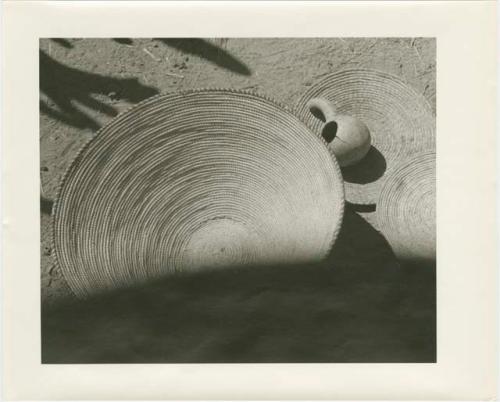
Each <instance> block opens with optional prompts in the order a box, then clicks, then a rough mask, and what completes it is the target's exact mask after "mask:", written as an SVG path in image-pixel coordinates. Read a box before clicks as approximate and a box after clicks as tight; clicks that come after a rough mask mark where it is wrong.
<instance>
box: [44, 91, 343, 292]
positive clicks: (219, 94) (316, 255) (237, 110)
mask: <svg viewBox="0 0 500 402" xmlns="http://www.w3.org/2000/svg"><path fill="white" fill-rule="evenodd" d="M343 208H344V192H343V183H342V177H341V173H340V169H339V168H338V165H337V163H336V161H335V159H334V158H332V157H331V155H330V153H329V152H328V150H327V147H326V146H325V143H324V142H323V141H322V140H321V139H320V138H318V137H317V136H315V135H314V134H313V133H312V132H311V131H310V130H309V129H308V128H307V127H306V126H305V125H304V124H303V123H302V122H301V121H300V120H299V119H298V118H297V117H296V116H295V115H293V114H292V113H291V112H289V111H287V110H286V109H285V108H284V107H283V106H281V105H278V104H276V103H275V102H274V101H271V100H269V99H267V98H264V97H261V96H258V95H255V94H251V93H247V92H240V91H234V90H216V89H214V90H195V91H187V92H181V93H176V94H168V95H162V96H157V97H153V98H151V99H148V100H146V101H144V102H142V103H140V104H139V105H137V106H135V107H134V108H132V109H131V110H130V111H128V112H126V113H124V114H122V115H120V116H119V117H117V118H116V119H114V120H113V121H112V122H111V123H110V124H109V125H107V126H105V127H104V128H103V129H101V130H100V132H99V133H98V134H97V135H96V136H95V137H94V138H93V139H92V140H91V141H90V142H89V143H88V144H87V145H86V146H85V147H84V148H83V149H82V150H81V151H80V153H79V154H78V156H77V157H76V159H75V161H74V162H73V163H72V165H71V167H70V168H69V169H68V171H67V172H66V174H65V176H64V178H63V182H62V185H61V187H60V191H59V194H58V198H57V201H56V204H55V208H54V231H53V235H54V250H55V255H56V259H57V262H58V264H59V265H60V267H61V270H62V272H63V274H64V276H65V278H66V280H67V282H68V284H69V286H70V287H71V289H72V290H73V291H74V293H75V294H76V295H77V296H79V297H85V296H87V295H89V294H92V293H95V292H98V291H104V290H109V289H113V288H117V287H122V286H127V285H132V284H137V283H141V282H144V281H146V280H150V279H154V278H159V277H163V276H165V275H168V274H170V273H173V272H183V271H184V272H185V271H195V270H199V269H204V268H218V267H225V266H240V265H248V264H251V265H267V264H281V263H298V262H304V261H315V260H319V259H321V258H323V257H324V256H325V255H326V254H327V253H328V251H329V250H330V248H331V246H332V244H333V242H334V240H335V238H336V236H337V232H338V230H339V228H340V224H341V221H342V215H343Z"/></svg>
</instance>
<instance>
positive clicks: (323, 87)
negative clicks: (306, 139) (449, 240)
mask: <svg viewBox="0 0 500 402" xmlns="http://www.w3.org/2000/svg"><path fill="white" fill-rule="evenodd" d="M312 98H325V99H327V100H329V101H331V102H333V104H334V105H335V107H336V109H337V112H338V113H339V114H346V115H350V116H354V117H357V118H359V119H360V120H361V121H362V122H363V123H365V124H366V126H367V127H368V129H369V130H370V134H371V137H372V148H371V149H370V151H369V152H368V154H367V155H366V156H365V158H364V159H363V160H362V161H361V162H359V163H358V164H357V165H355V166H352V167H349V168H344V169H343V174H344V180H345V192H346V200H347V201H349V202H351V203H354V204H365V205H366V204H374V203H375V202H376V200H377V199H378V196H379V194H380V188H381V185H382V184H383V182H384V180H385V178H386V177H387V176H388V175H390V172H391V170H392V169H393V168H394V166H395V165H397V164H398V163H399V162H401V161H405V160H406V159H407V158H408V157H410V156H412V155H413V154H414V153H415V152H420V151H423V150H434V149H435V136H434V131H435V127H434V125H435V122H434V120H435V119H434V115H433V113H432V109H431V107H430V105H429V104H428V102H427V100H426V99H425V98H424V97H423V96H422V95H419V94H417V93H416V92H415V91H414V90H413V89H411V88H410V87H409V86H408V85H406V84H405V83H404V82H402V81H401V80H400V79H399V78H398V77H395V76H393V75H390V74H387V73H383V72H379V71H374V70H359V69H356V70H346V71H340V72H337V73H334V74H331V75H328V76H326V77H325V78H324V79H322V80H321V81H319V82H318V83H317V84H315V85H313V86H312V87H310V88H309V89H308V90H307V91H306V92H305V93H304V95H303V96H302V97H301V98H300V99H299V101H298V102H297V104H296V107H295V112H296V114H297V115H298V116H299V117H300V118H301V119H302V120H303V121H304V122H305V123H306V124H307V125H308V126H309V127H310V128H311V129H312V130H313V131H314V132H315V133H316V134H318V135H320V133H321V127H322V121H321V120H320V119H318V118H316V117H314V116H313V115H312V114H311V113H310V111H309V109H308V107H307V102H308V101H309V100H310V99H312Z"/></svg>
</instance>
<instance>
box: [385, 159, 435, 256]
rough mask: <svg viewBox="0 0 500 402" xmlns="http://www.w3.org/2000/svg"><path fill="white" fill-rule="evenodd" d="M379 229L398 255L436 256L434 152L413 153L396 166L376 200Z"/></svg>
mask: <svg viewBox="0 0 500 402" xmlns="http://www.w3.org/2000/svg"><path fill="white" fill-rule="evenodd" d="M377 220H378V225H379V228H380V230H381V232H382V233H383V234H384V236H385V238H386V239H387V241H388V242H389V244H390V245H391V247H392V249H393V251H394V253H395V254H396V256H397V257H399V258H402V259H409V260H435V258H436V154H435V153H434V152H424V153H419V154H416V155H414V157H413V158H410V159H409V160H408V161H406V162H405V163H402V164H400V165H398V166H396V167H395V169H394V170H393V172H392V173H391V175H390V177H388V178H387V180H386V182H385V184H384V186H383V188H382V191H381V194H380V199H379V201H378V203H377Z"/></svg>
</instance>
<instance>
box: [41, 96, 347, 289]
mask: <svg viewBox="0 0 500 402" xmlns="http://www.w3.org/2000/svg"><path fill="white" fill-rule="evenodd" d="M215 92H220V93H233V94H239V95H251V96H254V97H256V98H258V99H260V100H263V101H267V102H269V103H271V104H273V105H274V106H276V107H278V108H280V109H282V110H283V111H284V112H285V113H288V114H289V115H290V116H292V117H293V118H295V119H296V120H297V122H298V123H300V124H302V126H304V128H305V129H306V131H307V132H309V133H310V134H311V136H314V137H315V138H319V140H320V141H321V143H322V145H323V146H324V147H325V149H326V151H327V152H328V153H329V154H330V156H331V157H332V158H331V159H332V163H333V168H334V172H333V173H334V175H336V176H337V177H338V178H339V179H340V184H341V185H340V186H339V191H340V192H341V194H340V199H341V203H340V205H339V218H338V219H337V220H336V222H335V226H334V227H333V232H332V236H331V240H330V244H329V246H328V249H327V253H326V256H328V255H329V254H330V253H331V250H332V248H333V245H334V243H335V241H336V240H337V237H338V234H339V232H340V229H341V227H342V223H343V219H344V212H345V202H346V200H345V188H344V187H345V183H344V180H343V178H342V172H341V170H340V165H339V164H338V161H337V158H336V157H335V154H334V153H333V152H332V151H331V150H330V149H329V148H328V143H327V142H326V141H325V139H324V138H323V137H321V136H317V135H316V134H315V133H314V132H313V130H312V129H311V128H310V127H309V126H308V125H307V124H306V123H305V122H304V121H303V120H302V119H301V118H300V117H299V116H298V115H297V114H296V113H294V111H293V109H292V108H289V107H288V106H287V105H286V104H284V103H282V102H279V101H277V100H275V99H274V98H271V97H270V96H268V95H267V94H262V93H259V92H256V91H252V90H246V89H237V88H229V87H228V88H224V87H202V88H190V89H182V90H178V91H168V92H161V93H158V94H156V95H153V96H151V97H149V98H146V99H143V100H142V101H140V102H138V103H136V104H134V105H131V106H130V107H128V108H126V109H124V110H122V111H121V112H119V113H118V115H116V116H115V117H113V118H112V119H110V120H109V121H108V122H107V123H106V124H104V125H103V126H102V127H100V128H99V129H98V130H97V131H95V132H94V134H93V135H92V137H91V138H89V139H88V140H87V141H86V142H85V143H84V144H83V145H82V146H81V147H80V149H79V150H78V151H77V153H76V154H75V156H74V157H73V159H72V160H71V162H70V163H69V165H68V167H67V168H66V169H65V171H64V173H63V174H62V176H61V178H60V180H59V183H58V184H57V187H56V194H55V197H54V203H53V206H52V211H51V215H50V219H51V224H50V246H51V248H52V250H53V252H52V260H53V264H54V266H55V268H56V270H58V271H59V272H60V273H61V275H62V277H63V278H64V280H65V282H66V283H67V284H68V287H69V289H70V290H71V293H72V294H73V295H75V296H76V297H78V296H77V295H76V293H75V292H74V291H73V289H72V288H71V286H69V281H68V279H67V278H66V275H65V273H64V270H63V269H62V264H61V262H60V260H59V252H58V247H57V246H56V239H55V238H56V221H57V216H58V211H59V207H60V204H61V192H62V190H63V188H64V186H65V184H66V181H67V179H68V177H69V176H70V173H71V171H72V170H73V169H74V168H75V165H76V164H77V163H78V161H79V160H80V158H81V157H82V155H83V153H84V152H85V150H86V149H87V148H89V146H90V145H91V144H92V143H93V142H94V141H95V140H96V139H97V138H98V137H99V136H100V134H101V133H102V132H103V131H105V130H106V129H108V127H110V126H112V125H113V124H116V122H117V121H118V120H119V119H121V118H123V117H124V116H125V115H128V114H129V113H131V112H133V111H134V110H135V109H138V108H140V107H142V106H143V105H145V104H147V103H149V102H153V101H155V100H157V99H160V98H168V97H171V96H183V95H190V94H193V93H215Z"/></svg>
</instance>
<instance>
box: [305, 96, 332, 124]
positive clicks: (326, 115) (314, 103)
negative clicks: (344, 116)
mask: <svg viewBox="0 0 500 402" xmlns="http://www.w3.org/2000/svg"><path fill="white" fill-rule="evenodd" d="M307 107H308V108H309V111H310V112H311V113H312V114H313V115H314V116H316V117H317V118H319V119H321V120H323V121H325V122H328V121H330V120H334V119H335V115H336V114H337V109H336V107H335V105H334V104H333V103H332V102H330V101H329V100H327V99H323V98H312V99H311V100H309V102H307Z"/></svg>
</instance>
